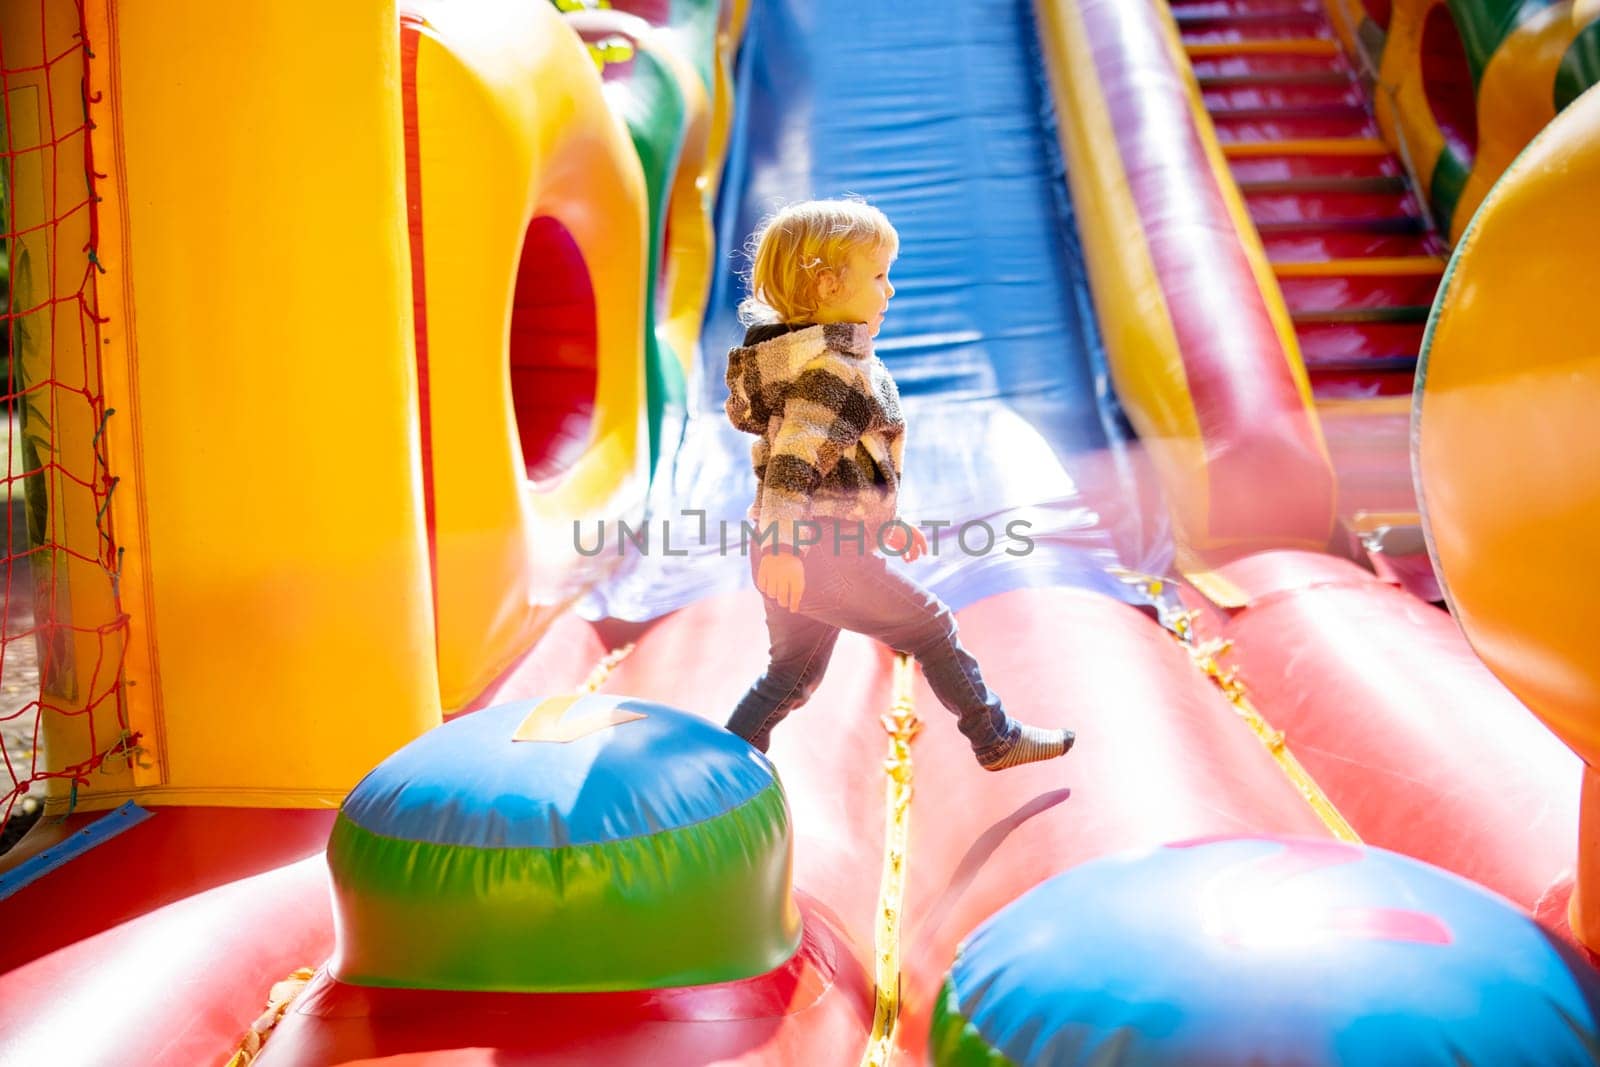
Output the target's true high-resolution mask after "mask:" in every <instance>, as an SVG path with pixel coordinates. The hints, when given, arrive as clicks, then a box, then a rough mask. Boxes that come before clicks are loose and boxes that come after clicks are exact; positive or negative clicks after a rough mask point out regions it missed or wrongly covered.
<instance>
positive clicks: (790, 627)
mask: <svg viewBox="0 0 1600 1067" xmlns="http://www.w3.org/2000/svg"><path fill="white" fill-rule="evenodd" d="M761 600H762V603H763V604H765V605H766V609H767V633H768V635H769V636H770V638H771V640H772V648H771V661H770V662H769V663H768V665H767V671H766V673H765V674H763V675H762V676H761V677H760V678H758V679H757V680H756V683H755V685H753V686H751V687H750V691H749V692H748V693H746V694H745V695H744V699H743V700H741V701H739V706H738V707H736V708H734V709H733V714H732V715H731V716H729V718H728V729H729V730H730V731H732V732H733V733H736V734H738V735H739V736H740V737H742V738H744V739H745V740H746V741H749V742H750V743H751V744H752V745H754V746H755V747H756V748H758V749H760V750H761V751H762V752H765V751H766V750H767V742H768V739H769V736H770V734H771V733H772V728H773V727H774V726H776V725H778V723H780V722H782V721H783V719H784V717H785V716H787V715H788V714H789V713H790V712H791V711H793V710H794V709H795V708H798V707H799V706H800V705H802V704H804V703H805V702H806V701H807V700H809V699H810V698H811V694H812V693H813V692H815V691H816V688H817V685H818V683H820V682H821V681H822V672H823V671H824V670H826V669H827V666H828V659H829V657H830V656H832V655H833V646H834V642H836V641H837V640H838V639H839V628H838V627H837V626H831V625H829V624H828V623H825V622H820V621H818V620H816V619H812V618H808V617H806V616H805V615H797V614H795V613H794V612H792V611H789V610H788V609H787V608H785V607H782V606H781V605H780V604H779V603H778V602H777V601H776V600H773V599H772V598H770V597H765V596H764V597H762V598H761Z"/></svg>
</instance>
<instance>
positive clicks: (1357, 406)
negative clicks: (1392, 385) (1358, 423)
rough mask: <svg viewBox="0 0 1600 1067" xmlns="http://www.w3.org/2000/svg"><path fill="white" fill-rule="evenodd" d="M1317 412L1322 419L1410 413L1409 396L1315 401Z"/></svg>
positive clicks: (1333, 398) (1332, 398) (1334, 398)
mask: <svg viewBox="0 0 1600 1067" xmlns="http://www.w3.org/2000/svg"><path fill="white" fill-rule="evenodd" d="M1317 414H1319V415H1321V416H1322V417H1323V418H1324V419H1348V418H1360V417H1362V416H1368V415H1410V414H1411V397H1410V396H1409V395H1404V396H1372V397H1365V396H1363V397H1354V398H1349V399H1345V398H1338V397H1329V398H1327V399H1323V400H1318V401H1317Z"/></svg>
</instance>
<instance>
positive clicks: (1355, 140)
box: [1222, 137, 1389, 159]
mask: <svg viewBox="0 0 1600 1067" xmlns="http://www.w3.org/2000/svg"><path fill="white" fill-rule="evenodd" d="M1222 154H1223V155H1225V156H1227V157H1228V158H1229V159H1253V158H1256V157H1258V156H1386V155H1388V154H1389V146H1388V144H1387V143H1385V142H1384V141H1381V140H1379V139H1378V138H1376V137H1306V138H1300V139H1296V140H1285V141H1235V142H1230V143H1228V144H1225V145H1223V146H1222Z"/></svg>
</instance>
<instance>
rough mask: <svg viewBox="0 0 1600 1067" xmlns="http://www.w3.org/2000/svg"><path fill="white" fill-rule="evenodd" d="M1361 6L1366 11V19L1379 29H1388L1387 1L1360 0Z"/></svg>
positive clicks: (1388, 4) (1388, 7)
mask: <svg viewBox="0 0 1600 1067" xmlns="http://www.w3.org/2000/svg"><path fill="white" fill-rule="evenodd" d="M1361 6H1362V7H1364V8H1366V10H1367V18H1369V19H1371V20H1372V21H1373V22H1376V23H1377V24H1378V25H1379V27H1381V28H1382V29H1385V30H1387V29H1388V28H1389V11H1390V6H1391V5H1390V3H1389V0H1361Z"/></svg>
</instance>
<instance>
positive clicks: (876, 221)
mask: <svg viewBox="0 0 1600 1067" xmlns="http://www.w3.org/2000/svg"><path fill="white" fill-rule="evenodd" d="M863 246H866V247H869V248H871V249H873V250H874V251H877V250H880V249H885V248H886V249H888V251H889V255H890V256H891V257H893V256H894V255H896V254H897V253H898V252H899V251H900V235H899V234H898V233H896V232H895V229H894V226H893V225H891V224H890V222H889V219H888V216H886V215H885V214H884V213H883V212H881V211H879V210H878V209H877V208H875V207H873V206H872V205H871V204H869V203H867V202H866V201H865V200H862V199H859V198H856V197H849V198H846V199H842V200H804V201H801V202H800V203H798V204H790V205H789V206H788V207H785V208H782V209H781V210H779V211H778V212H777V214H775V215H772V216H771V217H770V218H768V219H767V220H766V221H765V222H763V223H762V224H761V226H760V228H759V229H757V230H756V232H755V234H754V236H752V237H751V238H750V243H749V245H748V246H747V251H748V253H749V255H750V296H749V297H748V298H747V299H746V300H745V301H744V302H743V303H742V304H740V305H739V319H740V321H742V322H744V323H745V324H746V325H754V324H755V323H762V322H804V321H806V320H807V319H809V318H810V317H811V316H812V315H815V314H816V312H817V305H818V303H819V298H818V295H817V282H818V279H819V277H820V276H821V274H822V272H823V271H825V270H831V271H833V272H834V273H836V274H842V273H843V272H844V269H845V265H846V263H847V262H848V261H849V258H850V252H851V250H853V249H856V248H860V247H863Z"/></svg>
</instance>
